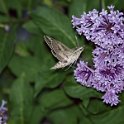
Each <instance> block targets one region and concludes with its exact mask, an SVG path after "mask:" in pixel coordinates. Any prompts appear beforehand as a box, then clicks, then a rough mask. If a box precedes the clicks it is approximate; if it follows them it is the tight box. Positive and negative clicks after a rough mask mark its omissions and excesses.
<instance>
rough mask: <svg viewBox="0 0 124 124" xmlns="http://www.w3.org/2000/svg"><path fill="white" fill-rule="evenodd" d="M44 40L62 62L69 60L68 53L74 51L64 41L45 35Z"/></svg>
mask: <svg viewBox="0 0 124 124" xmlns="http://www.w3.org/2000/svg"><path fill="white" fill-rule="evenodd" d="M44 40H45V42H46V43H47V45H48V46H49V47H50V48H51V52H52V54H53V55H54V56H55V57H56V58H57V59H58V60H59V61H61V62H66V61H67V60H68V57H69V56H68V54H69V53H71V52H72V50H71V49H70V48H68V47H67V46H65V45H64V44H63V43H61V42H59V41H57V40H55V39H53V38H51V37H49V36H44Z"/></svg>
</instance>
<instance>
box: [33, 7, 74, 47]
mask: <svg viewBox="0 0 124 124" xmlns="http://www.w3.org/2000/svg"><path fill="white" fill-rule="evenodd" d="M46 15H47V16H46ZM32 18H33V22H34V24H36V25H37V26H38V28H39V29H40V30H41V31H43V32H44V33H45V34H47V35H50V36H53V37H55V38H56V39H57V40H60V41H62V42H65V44H68V45H72V44H73V46H74V45H76V38H75V33H74V31H73V29H72V25H71V20H69V18H67V17H66V16H65V15H64V14H62V13H60V12H58V11H56V10H54V9H50V8H47V7H38V8H37V9H36V10H35V11H34V12H33V13H32Z"/></svg>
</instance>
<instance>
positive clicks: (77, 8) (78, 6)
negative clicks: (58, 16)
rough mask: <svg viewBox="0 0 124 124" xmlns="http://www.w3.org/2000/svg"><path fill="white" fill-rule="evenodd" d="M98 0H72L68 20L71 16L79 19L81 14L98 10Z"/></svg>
mask: <svg viewBox="0 0 124 124" xmlns="http://www.w3.org/2000/svg"><path fill="white" fill-rule="evenodd" d="M99 5H100V0H95V2H94V1H93V0H92V1H90V4H89V0H78V1H77V0H72V2H71V4H70V6H69V16H70V18H71V17H72V15H74V16H78V17H80V16H81V14H83V13H84V12H88V11H91V10H92V9H100V7H99Z"/></svg>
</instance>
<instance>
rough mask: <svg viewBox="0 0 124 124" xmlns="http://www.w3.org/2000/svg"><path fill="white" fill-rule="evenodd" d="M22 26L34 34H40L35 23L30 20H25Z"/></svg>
mask: <svg viewBox="0 0 124 124" xmlns="http://www.w3.org/2000/svg"><path fill="white" fill-rule="evenodd" d="M23 27H24V28H25V29H27V30H28V31H29V32H31V33H34V34H42V33H41V32H40V30H39V29H38V27H37V25H36V24H34V23H33V21H32V20H30V21H28V22H26V23H25V24H24V25H23Z"/></svg>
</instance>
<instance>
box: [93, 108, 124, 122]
mask: <svg viewBox="0 0 124 124" xmlns="http://www.w3.org/2000/svg"><path fill="white" fill-rule="evenodd" d="M123 114H124V106H120V107H119V106H117V107H115V108H114V107H113V108H112V109H111V110H110V111H106V112H105V113H101V114H98V115H92V116H91V119H92V121H93V122H94V123H95V124H123V123H124V119H123Z"/></svg>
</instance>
